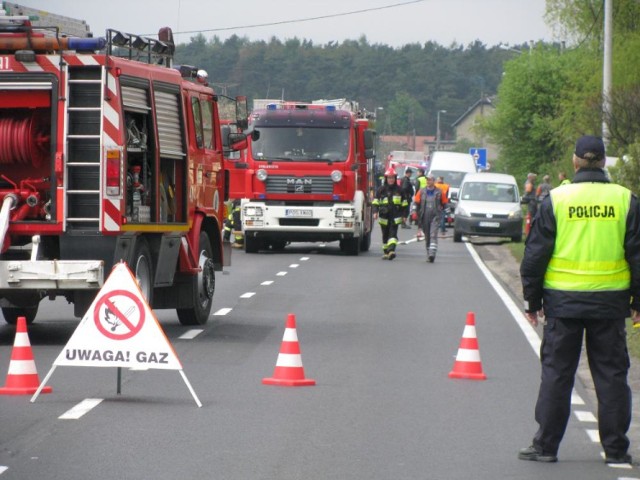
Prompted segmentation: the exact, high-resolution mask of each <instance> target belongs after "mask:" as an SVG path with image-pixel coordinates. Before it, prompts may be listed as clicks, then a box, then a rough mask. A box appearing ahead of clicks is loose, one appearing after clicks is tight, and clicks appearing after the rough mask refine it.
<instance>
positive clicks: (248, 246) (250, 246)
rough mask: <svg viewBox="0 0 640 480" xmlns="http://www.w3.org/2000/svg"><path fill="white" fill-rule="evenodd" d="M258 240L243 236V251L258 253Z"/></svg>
mask: <svg viewBox="0 0 640 480" xmlns="http://www.w3.org/2000/svg"><path fill="white" fill-rule="evenodd" d="M260 243H261V242H260V240H258V239H257V238H255V237H249V236H248V235H245V236H244V251H245V253H258V250H259V249H260Z"/></svg>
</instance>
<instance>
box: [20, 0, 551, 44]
mask: <svg viewBox="0 0 640 480" xmlns="http://www.w3.org/2000/svg"><path fill="white" fill-rule="evenodd" d="M12 3H18V4H20V5H25V6H29V7H32V8H38V9H42V10H46V11H48V12H51V13H56V14H58V15H65V16H69V17H73V18H79V19H82V20H85V21H86V22H87V23H88V24H89V26H90V27H91V30H92V31H93V32H94V35H96V36H99V35H100V36H101V35H104V31H105V29H107V28H114V29H116V30H122V31H125V32H128V33H135V34H154V33H156V32H157V31H158V29H159V28H160V27H163V26H169V27H171V28H172V29H173V31H174V34H175V33H176V32H193V31H203V34H204V35H205V36H206V37H207V38H210V37H212V36H213V35H217V36H218V37H220V38H221V39H223V40H224V39H226V38H228V37H229V36H231V35H233V34H236V35H238V36H241V37H244V36H246V37H248V38H249V39H250V40H269V39H270V38H271V37H273V36H275V37H277V38H279V39H281V40H286V39H289V38H293V37H298V38H300V39H309V40H312V41H313V43H314V44H316V45H322V44H326V43H327V42H330V41H343V40H346V39H352V40H357V39H358V38H359V37H360V36H362V35H365V36H366V37H367V40H368V41H369V43H371V44H373V43H381V44H387V45H391V46H393V47H399V46H402V45H405V44H407V43H416V42H417V43H424V42H426V41H435V42H437V43H439V44H441V45H443V46H450V45H451V44H452V43H453V42H457V43H458V44H462V45H468V44H469V43H471V42H473V41H475V40H480V41H481V42H482V43H484V44H485V45H487V46H493V45H497V44H499V43H506V44H510V45H521V44H523V43H526V42H529V41H530V40H534V41H537V40H545V41H552V40H559V39H557V38H553V36H552V33H551V30H550V29H549V28H548V27H547V26H546V25H545V23H544V20H543V18H542V17H543V14H544V9H545V0H239V1H232V0H223V1H221V0H102V1H99V0H55V1H54V0H17V1H14V2H12ZM352 12H353V13H352ZM314 17H328V18H319V19H315V20H311V19H312V18H314ZM305 19H308V20H305ZM282 22H286V23H282ZM263 24H271V25H268V26H255V27H251V26H253V25H263ZM214 30H217V31H214ZM192 35H193V33H191V34H185V35H175V38H176V41H177V42H188V41H189V38H190V37H191V36H192Z"/></svg>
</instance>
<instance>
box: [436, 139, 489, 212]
mask: <svg viewBox="0 0 640 480" xmlns="http://www.w3.org/2000/svg"><path fill="white" fill-rule="evenodd" d="M476 171H477V169H476V162H475V161H474V160H473V157H472V156H471V154H469V153H458V152H441V151H437V152H433V153H432V154H431V163H430V164H429V173H430V174H431V175H433V176H434V177H435V178H436V179H437V178H438V177H443V178H444V183H446V184H448V185H449V203H450V205H451V211H452V212H453V211H454V210H455V207H456V203H457V199H458V193H459V191H460V184H461V183H462V179H463V178H464V176H465V175H466V174H467V173H475V172H476Z"/></svg>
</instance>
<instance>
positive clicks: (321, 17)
mask: <svg viewBox="0 0 640 480" xmlns="http://www.w3.org/2000/svg"><path fill="white" fill-rule="evenodd" d="M425 1H426V0H411V1H408V2H400V3H394V4H392V5H384V6H382V7H374V8H366V9H364V10H354V11H352V12H343V13H333V14H330V15H321V16H318V17H309V18H298V19H295V20H282V21H279V22H271V23H256V24H253V25H242V26H237V27H224V28H209V29H206V30H189V31H186V32H174V35H186V34H190V33H205V32H207V33H208V32H223V31H228V30H242V29H246V28H258V27H270V26H273V25H284V24H287V23H299V22H311V21H313V20H323V19H325V18H335V17H345V16H347V15H356V14H359V13H366V12H373V11H376V10H386V9H388V8H395V7H403V6H405V5H410V4H412V3H421V2H425Z"/></svg>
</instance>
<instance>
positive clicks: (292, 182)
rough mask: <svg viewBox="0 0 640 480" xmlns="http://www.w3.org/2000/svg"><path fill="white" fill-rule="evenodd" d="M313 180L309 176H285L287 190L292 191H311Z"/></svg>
mask: <svg viewBox="0 0 640 480" xmlns="http://www.w3.org/2000/svg"><path fill="white" fill-rule="evenodd" d="M312 185H313V180H312V179H311V178H287V191H293V192H294V193H305V192H311V186H312Z"/></svg>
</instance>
